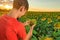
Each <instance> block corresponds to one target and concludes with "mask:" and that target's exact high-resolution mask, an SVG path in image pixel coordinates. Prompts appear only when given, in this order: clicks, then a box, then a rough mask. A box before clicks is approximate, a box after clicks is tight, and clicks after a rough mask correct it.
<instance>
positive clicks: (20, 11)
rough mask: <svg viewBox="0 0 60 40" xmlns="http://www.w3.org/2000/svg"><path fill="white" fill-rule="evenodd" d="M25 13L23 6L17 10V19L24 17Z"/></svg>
mask: <svg viewBox="0 0 60 40" xmlns="http://www.w3.org/2000/svg"><path fill="white" fill-rule="evenodd" d="M26 12H27V10H26V9H25V7H24V6H21V7H20V8H19V9H18V13H19V16H18V17H21V16H23V15H25V13H26Z"/></svg>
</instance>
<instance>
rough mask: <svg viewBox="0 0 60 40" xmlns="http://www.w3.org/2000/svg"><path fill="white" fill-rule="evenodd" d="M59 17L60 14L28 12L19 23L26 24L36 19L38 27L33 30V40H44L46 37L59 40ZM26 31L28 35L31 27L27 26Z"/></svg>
mask: <svg viewBox="0 0 60 40" xmlns="http://www.w3.org/2000/svg"><path fill="white" fill-rule="evenodd" d="M58 16H60V13H59V12H55V13H54V12H28V13H26V15H24V16H23V17H21V18H20V19H19V21H21V22H25V21H26V20H29V19H36V21H37V22H35V23H36V27H35V28H34V30H33V36H32V38H31V40H44V39H45V37H46V36H48V39H49V37H51V38H53V40H59V39H60V26H59V29H58V27H56V26H55V24H56V23H57V22H60V17H58ZM57 25H58V24H57ZM55 27H56V28H57V29H55ZM26 31H27V33H28V31H29V25H28V26H26Z"/></svg>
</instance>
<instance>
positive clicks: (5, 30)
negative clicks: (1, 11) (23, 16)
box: [0, 15, 26, 40]
mask: <svg viewBox="0 0 60 40" xmlns="http://www.w3.org/2000/svg"><path fill="white" fill-rule="evenodd" d="M25 37H26V30H25V27H24V25H23V23H21V22H18V21H17V19H15V18H12V17H10V16H8V15H4V16H2V17H0V40H18V39H19V38H21V39H22V40H24V39H25Z"/></svg>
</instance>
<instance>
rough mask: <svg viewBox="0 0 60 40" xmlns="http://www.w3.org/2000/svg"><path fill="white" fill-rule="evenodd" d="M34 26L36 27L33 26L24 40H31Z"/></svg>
mask: <svg viewBox="0 0 60 40" xmlns="http://www.w3.org/2000/svg"><path fill="white" fill-rule="evenodd" d="M34 26H35V25H33V26H32V27H30V31H29V32H28V34H27V36H26V38H25V39H24V40H29V39H30V38H31V36H32V32H33V29H34Z"/></svg>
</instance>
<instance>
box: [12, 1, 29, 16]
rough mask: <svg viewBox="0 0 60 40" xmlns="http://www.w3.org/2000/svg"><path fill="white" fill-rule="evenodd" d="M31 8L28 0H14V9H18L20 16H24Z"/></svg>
mask: <svg viewBox="0 0 60 40" xmlns="http://www.w3.org/2000/svg"><path fill="white" fill-rule="evenodd" d="M28 8H29V4H28V1H27V0H14V1H13V9H16V10H17V13H19V15H20V16H23V15H24V14H25V13H26V11H27V10H28Z"/></svg>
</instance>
